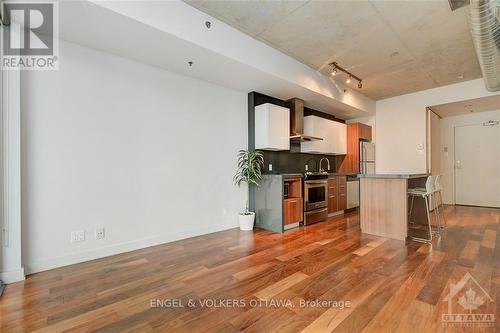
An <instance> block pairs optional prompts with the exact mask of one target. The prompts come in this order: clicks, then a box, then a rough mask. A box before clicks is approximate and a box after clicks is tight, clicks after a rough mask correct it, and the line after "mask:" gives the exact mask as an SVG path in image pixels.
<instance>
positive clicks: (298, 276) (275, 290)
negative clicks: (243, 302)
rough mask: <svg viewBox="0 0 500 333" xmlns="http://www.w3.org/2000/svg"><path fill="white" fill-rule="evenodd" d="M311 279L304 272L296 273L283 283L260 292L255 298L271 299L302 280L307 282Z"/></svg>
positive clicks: (275, 284) (280, 282)
mask: <svg viewBox="0 0 500 333" xmlns="http://www.w3.org/2000/svg"><path fill="white" fill-rule="evenodd" d="M308 277H309V275H306V274H304V273H302V272H297V273H294V274H292V275H290V276H288V277H286V278H284V279H283V280H281V281H278V282H276V283H274V284H272V285H270V286H269V287H267V288H265V289H263V290H260V291H258V292H256V293H255V296H256V297H257V298H260V299H269V298H271V297H273V296H275V295H277V294H279V293H281V292H282V291H285V290H286V289H288V288H290V287H292V286H293V285H294V284H297V283H299V282H300V281H302V280H305V279H307V278H308Z"/></svg>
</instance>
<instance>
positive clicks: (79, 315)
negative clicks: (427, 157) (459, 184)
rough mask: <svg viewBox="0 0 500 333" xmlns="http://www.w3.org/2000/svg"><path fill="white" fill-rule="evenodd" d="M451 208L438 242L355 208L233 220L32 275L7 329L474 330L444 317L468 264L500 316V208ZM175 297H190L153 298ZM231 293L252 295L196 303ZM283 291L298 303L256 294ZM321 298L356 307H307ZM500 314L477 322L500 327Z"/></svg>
mask: <svg viewBox="0 0 500 333" xmlns="http://www.w3.org/2000/svg"><path fill="white" fill-rule="evenodd" d="M444 213H445V214H446V216H447V218H448V227H447V228H446V229H445V230H444V231H443V233H442V237H441V239H439V240H435V241H434V242H433V243H432V245H424V244H422V243H415V242H411V241H408V242H406V243H405V242H404V241H395V240H387V239H384V238H380V237H376V236H371V235H366V234H362V233H361V232H360V229H359V216H358V215H357V214H356V213H350V214H346V215H345V216H337V217H334V218H331V219H329V220H328V221H325V222H321V223H317V224H314V225H311V226H307V227H303V228H297V229H294V230H290V231H287V232H285V233H283V234H280V233H272V232H269V231H264V230H254V232H250V233H249V232H240V231H239V230H238V229H230V230H226V231H222V232H217V233H213V234H209V235H203V236H199V237H193V238H189V239H185V240H180V241H176V242H172V243H168V244H163V245H158V246H154V247H150V248H146V249H141V250H137V251H132V252H128V253H123V254H119V255H114V256H111V257H106V258H101V259H97V260H93V261H89V262H85V263H81V264H76V265H71V266H67V267H61V268H58V269H54V270H51V271H47V272H41V273H37V274H33V275H31V276H28V277H27V279H26V281H23V282H20V283H15V284H11V285H8V286H7V288H6V290H5V292H4V295H3V296H2V298H0V332H2V333H4V332H5V333H10V332H50V333H52V332H93V331H94V332H120V333H121V332H189V333H193V332H199V331H203V332H237V331H247V332H268V331H280V332H300V331H302V330H304V331H306V332H307V331H312V332H323V331H334V332H361V331H363V330H364V331H365V332H469V331H468V330H467V328H463V327H459V328H456V327H455V328H453V329H451V328H449V327H443V325H442V321H441V315H442V314H443V311H446V308H445V307H446V302H443V299H444V296H445V295H446V293H447V292H448V291H449V286H450V284H451V283H456V282H457V281H458V280H459V279H460V278H461V277H462V276H463V275H464V274H465V273H467V272H469V273H471V274H472V275H473V276H474V278H475V279H476V280H477V281H478V282H479V283H480V284H481V286H483V287H484V289H485V290H486V291H487V292H488V293H490V294H491V296H492V298H493V299H494V301H495V306H496V307H495V309H494V311H495V314H496V316H497V318H500V306H497V305H496V304H500V237H498V236H497V235H498V234H499V233H500V210H498V209H491V208H477V207H452V206H447V207H445V209H444ZM171 298H173V299H176V300H180V302H181V303H182V306H179V307H168V306H167V307H152V306H151V300H152V299H171ZM224 299H237V300H242V301H245V302H246V303H245V306H243V307H234V306H230V307H224V306H221V307H214V306H206V307H203V306H200V305H196V306H188V305H187V302H188V300H194V301H198V302H199V301H203V300H224ZM273 299H281V300H290V302H291V303H290V304H288V305H286V306H284V305H282V306H275V307H272V306H251V305H250V303H249V302H250V301H251V300H253V301H259V300H273ZM316 300H330V301H331V300H337V301H338V300H344V301H351V302H352V306H351V307H349V308H344V309H343V310H340V309H338V308H332V307H312V306H300V304H303V303H304V302H307V301H308V302H312V301H316ZM499 323H500V321H497V322H496V324H495V325H496V326H495V327H492V328H478V329H475V330H473V331H474V332H476V331H477V332H495V329H496V331H500V324H499Z"/></svg>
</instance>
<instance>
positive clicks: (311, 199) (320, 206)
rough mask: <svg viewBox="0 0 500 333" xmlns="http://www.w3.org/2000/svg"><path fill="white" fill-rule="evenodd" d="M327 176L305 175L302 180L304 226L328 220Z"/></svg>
mask: <svg viewBox="0 0 500 333" xmlns="http://www.w3.org/2000/svg"><path fill="white" fill-rule="evenodd" d="M327 190H328V175H326V174H306V176H305V180H304V224H306V225H307V224H312V223H316V222H319V221H323V220H326V219H327V218H328V199H327V198H328V194H327Z"/></svg>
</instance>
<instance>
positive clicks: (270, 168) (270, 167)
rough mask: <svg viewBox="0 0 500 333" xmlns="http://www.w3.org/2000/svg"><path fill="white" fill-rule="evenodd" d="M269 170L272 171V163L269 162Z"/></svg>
mask: <svg viewBox="0 0 500 333" xmlns="http://www.w3.org/2000/svg"><path fill="white" fill-rule="evenodd" d="M269 171H273V165H272V164H271V163H269Z"/></svg>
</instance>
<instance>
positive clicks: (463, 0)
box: [448, 0, 470, 10]
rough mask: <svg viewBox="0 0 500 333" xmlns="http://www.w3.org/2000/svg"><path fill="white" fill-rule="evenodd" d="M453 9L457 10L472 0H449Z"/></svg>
mask: <svg viewBox="0 0 500 333" xmlns="http://www.w3.org/2000/svg"><path fill="white" fill-rule="evenodd" d="M448 2H449V3H450V7H451V10H457V9H459V8H462V7H464V6H467V5H468V4H470V0H448Z"/></svg>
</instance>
